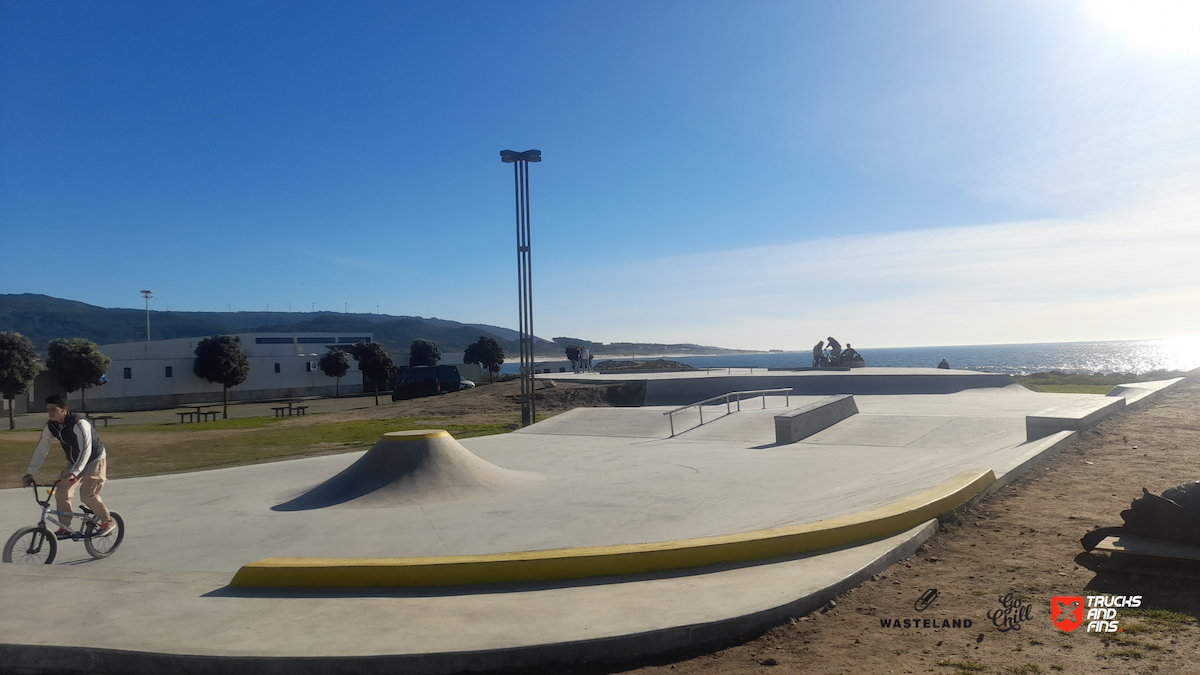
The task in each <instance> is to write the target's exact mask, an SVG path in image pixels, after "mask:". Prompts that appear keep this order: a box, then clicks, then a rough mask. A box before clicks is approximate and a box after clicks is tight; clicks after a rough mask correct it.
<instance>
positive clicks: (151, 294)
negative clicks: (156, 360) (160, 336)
mask: <svg viewBox="0 0 1200 675" xmlns="http://www.w3.org/2000/svg"><path fill="white" fill-rule="evenodd" d="M142 297H143V298H145V299H146V342H149V341H150V298H152V297H154V291H142Z"/></svg>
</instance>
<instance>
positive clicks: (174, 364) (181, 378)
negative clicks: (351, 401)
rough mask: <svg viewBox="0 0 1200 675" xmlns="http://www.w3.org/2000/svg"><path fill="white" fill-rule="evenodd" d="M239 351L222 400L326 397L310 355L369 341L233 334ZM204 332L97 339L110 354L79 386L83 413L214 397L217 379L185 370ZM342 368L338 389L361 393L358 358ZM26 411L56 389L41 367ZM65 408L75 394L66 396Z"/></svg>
mask: <svg viewBox="0 0 1200 675" xmlns="http://www.w3.org/2000/svg"><path fill="white" fill-rule="evenodd" d="M234 337H237V338H240V339H241V343H242V351H244V352H246V354H247V355H248V356H249V359H250V372H249V374H248V375H247V376H246V381H245V382H243V383H241V384H239V385H238V386H236V387H231V388H230V389H229V400H231V401H252V400H263V399H276V398H294V397H300V396H333V394H334V389H335V380H334V378H332V377H326V376H325V374H324V373H322V372H321V369H320V368H318V367H317V360H318V359H320V358H321V355H322V354H324V353H325V352H326V351H327V350H328V349H329V348H331V347H341V348H345V349H348V348H349V347H350V346H351V345H353V344H355V343H357V342H371V341H372V339H373V336H372V335H370V334H361V333H360V334H341V333H239V334H236V335H234ZM203 339H204V338H178V339H174V340H154V341H152V342H127V343H123V344H112V345H99V350H100V352H101V353H103V354H104V355H106V356H108V357H109V358H111V359H112V364H111V365H110V366H109V368H108V373H107V374H106V378H107V382H105V383H104V384H102V385H100V386H98V387H91V388H90V389H88V390H87V394H86V395H87V401H86V402H87V409H88V411H101V410H129V409H136V408H168V407H174V406H179V405H185V404H197V403H212V402H216V401H220V400H221V390H222V387H221V385H220V384H215V383H212V382H209V381H207V380H203V379H201V378H199V377H197V376H196V374H195V373H193V372H192V366H193V364H194V363H195V360H196V353H195V352H196V345H197V344H199V342H200V341H201V340H203ZM349 361H350V370H349V371H348V372H347V373H346V376H345V377H343V378H341V384H340V386H339V387H338V389H339V390H340V391H341V393H343V394H348V393H358V392H361V391H363V376H362V372H361V371H359V370H358V364H357V362H355V360H354V359H353V358H350V359H349ZM31 389H32V390H33V392H32V395H31V396H30V400H29V410H30V412H39V411H41V410H43V409H44V408H45V405H44V404H43V403H42V402H43V401H45V399H46V397H47V396H49V395H51V394H53V393H55V392H56V391H61V389H58V388H57V385H56V384H55V383H54V382H53V380H51V379H50V378H49V376H48V375H46V374H45V373H43V374H42V375H41V376H39V377H38V379H37V380H36V381H35V382H34V386H33V387H32V388H31ZM68 399H69V400H70V402H71V404H72V407H75V406H77V405H78V404H79V399H80V392H78V391H76V392H72V393H71V394H69V395H68Z"/></svg>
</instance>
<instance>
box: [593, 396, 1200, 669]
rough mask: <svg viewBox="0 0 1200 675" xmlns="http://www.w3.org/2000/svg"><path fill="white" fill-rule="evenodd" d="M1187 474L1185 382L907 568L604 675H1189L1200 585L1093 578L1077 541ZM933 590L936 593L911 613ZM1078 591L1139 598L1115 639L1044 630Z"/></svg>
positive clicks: (1002, 496) (1081, 443)
mask: <svg viewBox="0 0 1200 675" xmlns="http://www.w3.org/2000/svg"><path fill="white" fill-rule="evenodd" d="M1197 478H1200V376H1197V375H1196V374H1193V375H1192V376H1191V377H1189V378H1188V379H1187V380H1185V381H1184V382H1183V383H1181V384H1180V385H1179V386H1178V387H1177V388H1175V389H1174V390H1172V391H1170V392H1168V393H1166V394H1165V395H1163V396H1162V397H1161V398H1159V399H1158V400H1157V401H1155V402H1153V403H1151V404H1150V405H1148V406H1146V407H1144V408H1141V409H1139V410H1134V411H1128V412H1123V413H1119V414H1117V415H1114V416H1113V417H1110V418H1109V419H1107V420H1105V421H1104V422H1102V423H1101V424H1099V425H1097V426H1096V427H1093V428H1092V429H1090V430H1088V431H1086V432H1084V433H1083V434H1081V438H1080V439H1079V440H1077V441H1076V443H1075V444H1073V445H1072V446H1071V447H1069V448H1067V449H1066V450H1064V451H1063V452H1062V453H1061V454H1059V455H1058V456H1057V457H1055V458H1053V459H1051V460H1050V461H1048V462H1047V463H1046V464H1044V465H1042V466H1041V467H1039V468H1037V469H1035V470H1033V471H1031V472H1030V473H1028V474H1026V475H1025V476H1024V477H1023V478H1021V479H1018V480H1017V481H1015V482H1014V483H1013V484H1012V485H1011V486H1009V487H1006V488H1004V489H1003V490H1001V491H1000V492H998V493H996V494H995V495H992V496H990V497H989V498H987V499H985V500H983V501H982V502H981V503H980V504H979V505H978V506H977V507H976V508H975V509H974V510H973V511H971V512H969V513H967V514H966V515H965V516H964V517H963V518H961V520H959V521H958V522H956V523H949V524H947V525H944V526H943V527H942V529H941V531H940V532H939V533H938V534H937V535H935V536H934V537H933V538H932V539H930V540H929V541H928V542H927V543H926V544H925V545H924V546H922V547H921V548H920V549H919V550H918V552H917V554H916V555H914V556H913V557H912V558H910V559H908V560H907V561H905V562H903V563H901V564H899V565H896V566H893V567H892V568H890V569H888V570H887V571H886V572H885V573H883V574H880V575H878V576H877V577H875V578H874V579H872V580H871V581H868V582H866V583H864V584H863V585H861V586H859V587H858V588H856V589H854V590H852V591H850V592H849V593H846V594H845V595H843V596H841V597H839V598H837V599H836V601H834V602H832V603H830V604H829V605H828V606H826V607H825V608H823V609H822V610H821V611H819V612H815V613H813V614H812V615H809V616H807V617H803V618H800V619H793V620H792V621H791V622H790V623H789V624H787V625H784V626H780V627H777V628H775V629H773V630H771V631H769V632H767V633H766V634H764V635H762V636H760V637H758V638H757V639H754V640H751V641H749V642H745V643H743V644H738V645H736V646H732V647H730V648H727V649H724V650H721V651H717V652H714V653H707V654H702V655H696V656H693V657H691V658H687V659H686V660H679V661H674V662H658V663H656V664H655V665H651V666H646V667H642V668H633V669H630V668H628V667H626V668H622V669H620V670H613V671H610V672H634V673H638V674H639V675H662V674H665V673H671V674H672V675H676V674H679V675H684V674H687V675H708V674H712V675H717V674H720V675H728V674H735V673H805V674H806V675H807V674H810V673H811V674H820V673H853V674H854V675H873V674H876V673H878V674H880V675H883V674H885V673H886V674H888V675H891V674H892V673H946V674H947V675H953V674H960V673H972V674H973V673H985V674H986V673H1059V672H1062V673H1097V672H1106V673H1200V628H1197V627H1196V617H1197V616H1200V581H1197V580H1187V579H1180V578H1171V577H1161V576H1151V575H1147V574H1145V573H1143V574H1141V575H1137V574H1134V575H1129V574H1125V573H1116V572H1106V571H1099V570H1098V567H1099V566H1100V565H1101V564H1104V563H1105V562H1106V561H1107V558H1106V557H1105V556H1102V555H1093V554H1087V553H1084V551H1083V548H1082V546H1081V545H1080V543H1079V538H1080V537H1081V536H1083V534H1084V533H1086V532H1087V531H1088V530H1091V529H1092V528H1094V527H1096V526H1099V525H1119V524H1121V517H1120V515H1119V514H1120V512H1121V511H1122V510H1124V509H1127V508H1129V503H1130V501H1131V500H1133V499H1134V498H1136V497H1139V496H1141V493H1142V488H1143V487H1145V488H1147V489H1149V490H1150V491H1151V492H1154V493H1161V492H1162V491H1163V490H1165V489H1167V488H1170V487H1174V486H1176V485H1180V484H1182V483H1185V482H1189V481H1194V480H1196V479H1197ZM1196 578H1197V579H1200V576H1198V577H1196ZM931 588H936V589H937V596H936V599H935V600H934V601H933V602H932V604H930V605H929V606H928V608H927V609H926V610H924V611H923V612H918V611H916V609H915V603H916V602H917V600H918V598H920V597H921V596H922V595H923V594H925V593H926V592H927V590H928V589H931ZM1090 594H1112V595H1141V596H1142V598H1143V604H1142V607H1141V608H1140V609H1141V610H1142V611H1134V612H1122V613H1121V616H1122V618H1121V621H1120V625H1121V628H1122V630H1121V632H1119V633H1111V634H1107V635H1106V634H1098V633H1086V632H1085V631H1084V628H1079V629H1077V630H1075V631H1074V632H1061V631H1059V630H1057V629H1056V628H1054V626H1053V624H1052V622H1051V619H1050V616H1049V602H1050V597H1051V596H1054V595H1079V596H1086V595H1090ZM1006 596H1007V597H1008V603H1009V604H1010V605H1012V609H1013V612H1011V614H1012V615H1014V616H1017V617H1018V618H1023V619H1024V620H1023V621H1020V622H1019V628H1017V627H1015V626H1014V627H1011V629H1010V630H1007V631H1002V630H1001V628H1002V627H1004V626H1005V624H1004V621H1003V618H1002V617H1003V616H1004V612H1003V608H1002V605H1001V599H1002V598H1005V597H1006ZM1018 602H1019V603H1021V605H1022V606H1026V607H1029V608H1030V609H1027V610H1025V614H1027V615H1028V616H1023V614H1022V612H1021V609H1020V607H1019V606H1017V605H1016V603H1018ZM1145 610H1149V611H1145ZM1156 610H1166V611H1156ZM989 613H991V615H992V616H993V617H996V618H997V619H998V620H999V621H1000V627H998V626H996V625H994V622H993V621H992V620H991V619H990V618H989ZM886 618H893V619H895V618H899V619H902V620H903V619H925V618H936V619H938V620H939V621H940V620H941V619H943V618H944V619H959V618H961V619H967V618H969V619H971V620H972V626H971V628H939V629H936V630H935V629H913V628H909V629H904V628H901V629H896V628H883V627H881V621H880V620H881V619H886ZM1085 627H1086V626H1085ZM1102 636H1104V637H1102Z"/></svg>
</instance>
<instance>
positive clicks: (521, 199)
mask: <svg viewBox="0 0 1200 675" xmlns="http://www.w3.org/2000/svg"><path fill="white" fill-rule="evenodd" d="M500 161H502V162H504V163H505V164H512V165H513V175H514V176H515V180H516V190H517V192H516V194H517V297H518V303H517V304H518V312H519V315H520V316H519V318H518V321H517V323H518V326H519V329H520V344H521V426H524V427H527V426H529V425H530V424H533V423H534V422H536V421H537V411H536V410H535V408H534V402H533V339H534V338H533V279H532V276H533V264H532V260H531V258H530V250H529V163H530V162H540V161H542V151H541V150H526V151H525V152H513V151H512V150H501V151H500Z"/></svg>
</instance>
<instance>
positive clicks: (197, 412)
mask: <svg viewBox="0 0 1200 675" xmlns="http://www.w3.org/2000/svg"><path fill="white" fill-rule="evenodd" d="M191 408H192V409H191V410H185V411H183V412H177V413H175V414H176V415H179V423H180V424H183V423H184V421H185V420H186V421H188V422H207V421H208V418H209V417H210V416H211V417H212V421H214V422H216V421H217V414H218V413H219V412H220V408H209V409H208V410H205V409H204V406H202V405H197V406H191Z"/></svg>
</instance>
